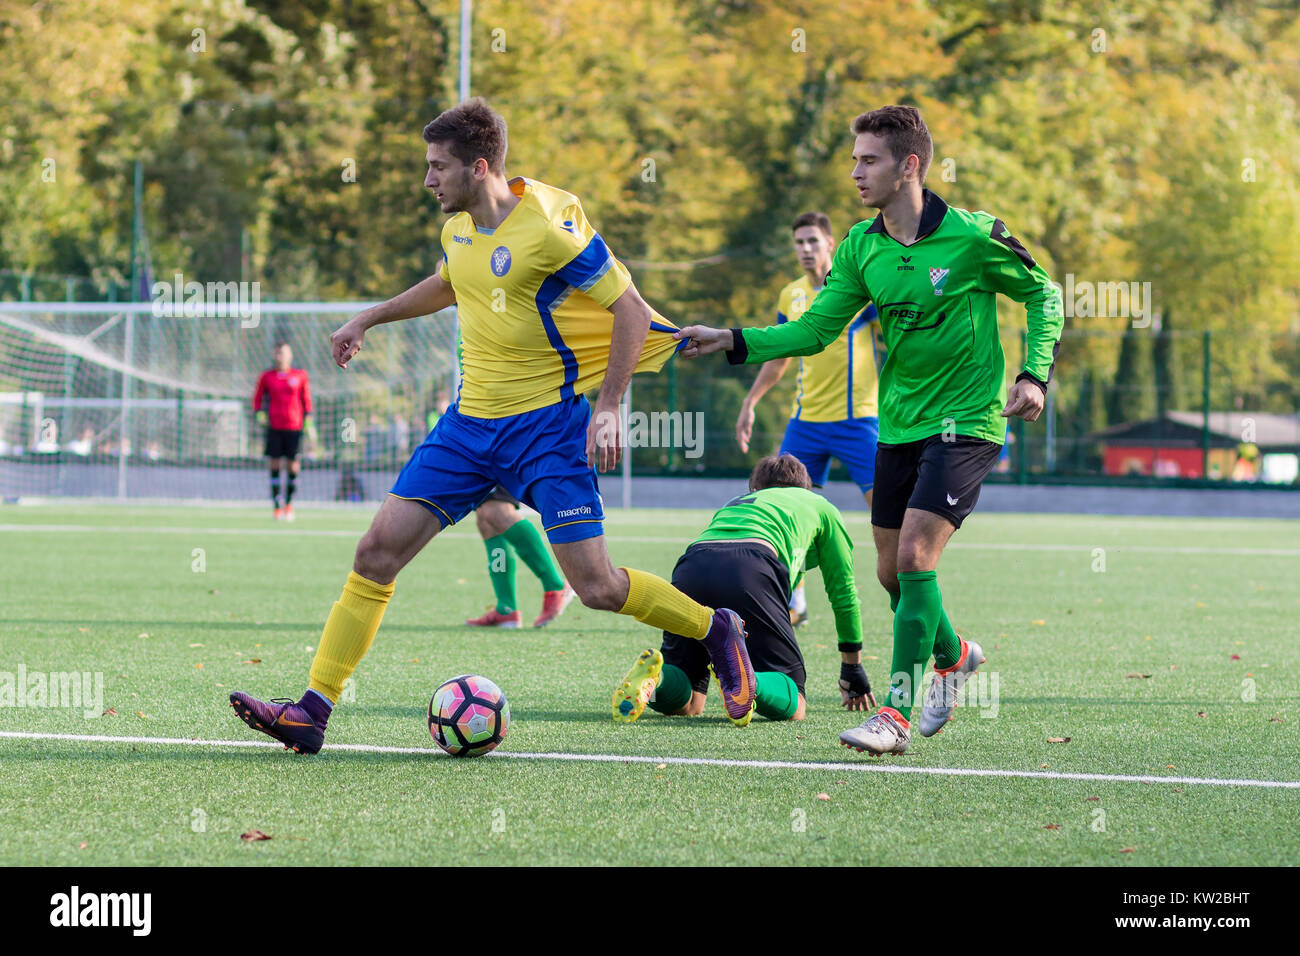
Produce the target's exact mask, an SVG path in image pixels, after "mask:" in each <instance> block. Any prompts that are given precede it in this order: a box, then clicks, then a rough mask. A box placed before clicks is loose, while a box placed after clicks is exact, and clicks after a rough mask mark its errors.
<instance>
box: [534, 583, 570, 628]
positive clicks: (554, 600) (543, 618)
mask: <svg viewBox="0 0 1300 956" xmlns="http://www.w3.org/2000/svg"><path fill="white" fill-rule="evenodd" d="M577 596H578V592H577V591H575V590H573V588H571V587H569V585H568V582H565V585H564V587H563V588H562V589H560V590H559V591H547V592H546V593H545V594H543V595H542V613H541V614H539V615H537V620H535V621H533V627H545V626H546V625H547V624H550V623H551V622H552V621H554V620H555V619H556V618H557V617H559V616H560V615H561V614H563V613H564V609H565V608H566V607H568V606H569V604H570V603H571V602H572V601H573V599H574V598H575V597H577Z"/></svg>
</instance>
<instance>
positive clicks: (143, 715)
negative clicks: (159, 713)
mask: <svg viewBox="0 0 1300 956" xmlns="http://www.w3.org/2000/svg"><path fill="white" fill-rule="evenodd" d="M135 715H136V716H137V717H143V718H144V719H145V720H148V719H149V715H148V714H146V713H145V712H144V711H143V710H137V711H136V712H135Z"/></svg>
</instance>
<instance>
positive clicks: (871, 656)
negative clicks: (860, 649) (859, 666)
mask: <svg viewBox="0 0 1300 956" xmlns="http://www.w3.org/2000/svg"><path fill="white" fill-rule="evenodd" d="M862 659H863V660H864V661H878V660H880V658H879V657H877V656H876V655H875V654H863V655H862Z"/></svg>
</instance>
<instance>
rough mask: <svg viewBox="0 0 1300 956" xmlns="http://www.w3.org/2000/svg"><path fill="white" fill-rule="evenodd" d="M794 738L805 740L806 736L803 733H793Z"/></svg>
mask: <svg viewBox="0 0 1300 956" xmlns="http://www.w3.org/2000/svg"><path fill="white" fill-rule="evenodd" d="M794 739H795V740H807V739H808V738H807V737H805V736H804V735H803V734H795V735H794Z"/></svg>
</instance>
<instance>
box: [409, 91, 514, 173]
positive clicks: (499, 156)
mask: <svg viewBox="0 0 1300 956" xmlns="http://www.w3.org/2000/svg"><path fill="white" fill-rule="evenodd" d="M424 141H425V142H426V143H446V144H447V148H448V150H450V151H451V154H452V155H453V156H455V157H456V158H457V159H459V160H460V161H461V162H462V163H464V164H465V165H466V166H472V165H474V163H475V162H477V161H478V160H480V159H486V160H487V164H488V168H489V169H491V170H492V171H493V172H496V173H504V172H505V169H506V121H505V120H504V119H502V117H501V114H500V113H498V112H497V111H496V110H494V109H493V108H492V107H490V106H488V104H487V100H485V99H483V97H481V96H475V97H472V98H471V99H468V100H466V101H465V102H464V103H461V104H460V105H459V106H453V107H452V108H451V109H449V110H443V111H442V112H441V113H439V114H438V118H437V119H435V120H433V122H431V123H430V124H429V125H428V126H426V127H425V128H424Z"/></svg>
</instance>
